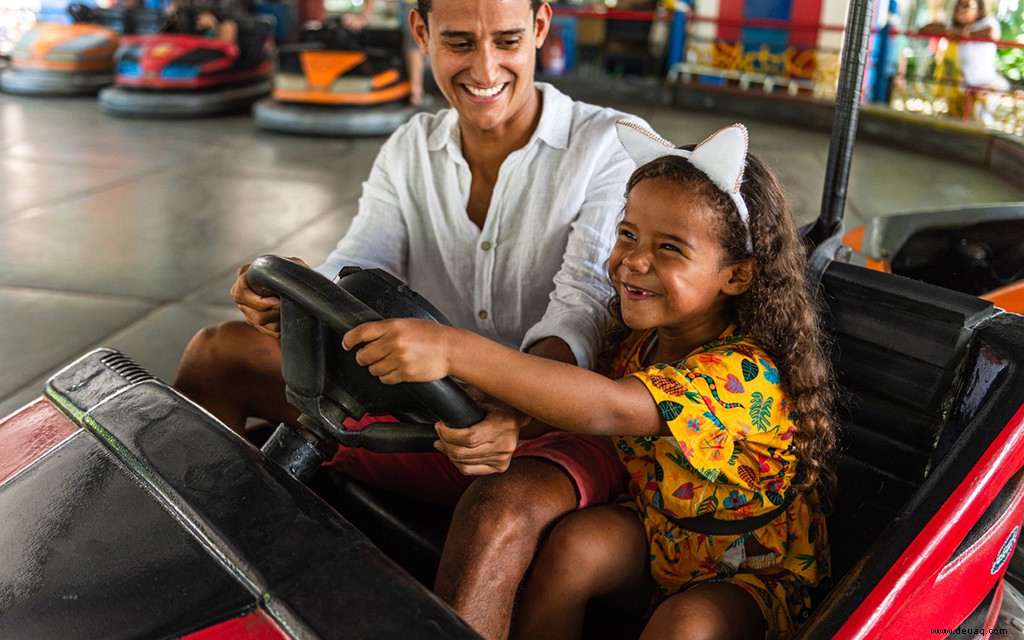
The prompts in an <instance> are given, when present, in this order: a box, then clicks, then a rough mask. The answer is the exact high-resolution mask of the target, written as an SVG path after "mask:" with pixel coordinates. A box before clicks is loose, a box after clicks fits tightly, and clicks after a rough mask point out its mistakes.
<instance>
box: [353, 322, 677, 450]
mask: <svg viewBox="0 0 1024 640" xmlns="http://www.w3.org/2000/svg"><path fill="white" fill-rule="evenodd" d="M361 343H364V344H363V346H362V347H361V348H360V349H359V351H358V352H357V354H356V361H357V362H359V364H362V365H364V366H366V367H368V369H369V371H370V373H372V374H373V375H375V376H377V377H378V378H380V380H381V382H384V383H385V384H396V383H398V382H430V381H434V380H439V379H441V378H443V377H445V376H454V377H455V378H458V379H460V380H463V381H465V382H467V383H468V384H471V385H473V386H475V387H477V388H479V389H480V390H481V391H483V392H484V393H486V394H488V395H490V396H494V397H495V398H498V399H499V400H502V401H504V402H507V403H508V404H510V405H512V406H513V407H515V408H517V409H519V410H520V411H522V412H524V413H526V414H528V415H530V416H532V417H534V418H536V419H538V420H541V421H543V422H546V423H548V424H551V425H552V426H555V427H558V428H560V429H565V430H567V431H575V432H578V433H587V434H595V435H668V434H669V430H668V425H667V424H666V423H665V421H664V420H662V418H661V415H660V414H659V413H658V408H657V406H656V405H655V403H654V401H653V399H652V398H651V395H650V393H648V391H647V388H646V387H645V386H644V384H643V383H642V382H640V381H639V380H637V379H635V378H632V377H626V378H623V379H622V380H610V379H608V378H606V377H604V376H602V375H600V374H597V373H594V372H593V371H588V370H586V369H582V368H580V367H576V366H573V365H570V364H566V363H563V362H555V361H552V360H549V359H547V358H539V357H536V356H531V355H528V354H525V353H521V352H519V351H515V350H513V349H509V348H507V347H504V346H502V345H499V344H497V343H495V342H492V341H490V340H488V339H486V338H484V337H482V336H480V335H477V334H475V333H472V332H470V331H465V330H462V329H454V328H452V327H446V326H444V325H440V324H436V323H433V322H426V321H423V320H409V319H402V320H383V321H380V322H368V323H366V324H363V325H360V326H358V327H356V328H355V329H353V330H352V331H349V332H348V333H346V334H345V336H344V337H343V339H342V345H343V346H344V347H345V348H346V349H351V348H353V347H355V346H356V345H359V344H361Z"/></svg>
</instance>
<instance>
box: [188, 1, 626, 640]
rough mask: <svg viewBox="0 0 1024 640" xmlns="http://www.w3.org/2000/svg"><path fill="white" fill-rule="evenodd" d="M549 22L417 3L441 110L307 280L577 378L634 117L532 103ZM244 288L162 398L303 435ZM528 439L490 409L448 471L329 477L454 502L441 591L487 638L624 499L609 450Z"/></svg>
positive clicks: (242, 283)
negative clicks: (624, 127)
mask: <svg viewBox="0 0 1024 640" xmlns="http://www.w3.org/2000/svg"><path fill="white" fill-rule="evenodd" d="M550 20H551V9H550V7H548V6H547V5H546V4H541V3H540V1H539V0H433V1H431V0H420V2H419V4H418V8H417V10H415V11H413V12H412V14H411V16H410V25H411V27H412V30H413V34H414V35H415V38H416V42H417V45H418V46H419V48H420V50H421V51H422V52H423V53H424V54H427V55H429V56H430V61H431V67H432V70H433V73H434V77H435V80H436V81H437V84H438V87H439V88H440V89H441V91H442V92H443V93H444V95H445V97H446V98H447V99H448V101H449V102H450V104H451V105H452V107H453V108H452V109H450V110H445V111H442V112H440V113H439V114H436V115H432V114H421V115H419V116H417V117H415V118H414V119H413V120H411V121H410V122H409V123H408V124H407V125H405V126H403V127H402V128H400V129H399V130H398V131H396V132H395V134H394V135H393V136H392V137H391V138H390V139H389V140H388V141H387V142H386V143H385V144H384V146H383V147H382V149H381V151H380V154H379V156H378V157H377V160H376V162H375V163H374V167H373V170H372V171H371V173H370V177H369V179H368V180H367V181H366V182H365V183H364V185H363V195H362V198H361V199H360V201H359V213H358V215H357V216H356V217H355V219H354V220H353V222H352V226H351V228H350V229H349V231H348V233H347V234H346V236H345V237H344V238H343V239H342V240H341V242H339V244H338V248H337V249H336V250H335V251H334V252H333V253H332V254H331V255H330V256H329V257H328V260H327V262H326V263H325V264H324V265H322V266H321V267H320V268H319V270H320V271H321V272H322V273H324V274H325V275H328V276H332V277H333V275H335V274H336V273H337V271H338V269H339V267H340V266H341V265H343V264H357V265H359V266H362V267H365V268H374V267H378V268H382V269H385V270H387V271H389V272H390V273H392V274H394V275H396V276H397V277H399V278H401V279H403V280H404V281H406V282H408V283H409V285H410V286H411V287H412V288H413V289H414V290H415V291H417V292H419V293H420V294H422V295H423V296H424V297H426V298H427V299H428V300H430V301H431V302H432V303H433V304H434V305H435V306H437V307H438V308H439V309H440V310H441V311H442V312H443V313H444V314H445V315H446V316H447V317H448V318H449V320H451V321H452V322H453V324H455V325H456V326H460V327H463V328H466V329H470V330H473V331H476V332H478V333H481V334H483V335H485V336H488V337H490V338H492V339H495V340H498V341H500V342H503V343H505V344H509V345H512V346H514V347H522V348H524V349H525V350H527V351H529V352H531V353H534V354H537V355H542V356H546V357H551V358H555V359H558V360H562V361H566V362H570V363H576V364H579V365H581V366H586V367H589V366H592V365H593V362H594V359H595V357H596V354H597V349H598V346H599V344H600V340H601V336H602V333H603V330H604V326H605V322H606V318H607V315H606V313H605V311H604V304H605V302H606V300H607V298H608V296H609V295H610V293H611V290H610V288H609V286H608V285H607V283H606V282H605V280H606V278H605V276H604V275H603V272H604V265H605V261H606V259H607V256H608V254H609V250H610V247H611V244H612V243H613V241H614V226H615V224H616V222H617V219H618V215H619V213H620V211H621V207H622V206H623V196H624V192H625V181H626V179H627V177H628V176H629V174H630V172H631V170H632V165H631V163H630V160H629V158H628V156H626V154H625V152H624V150H623V149H622V148H621V146H620V144H619V143H618V140H617V138H616V136H615V130H614V126H613V123H614V122H615V120H617V119H620V118H623V117H628V116H625V115H624V114H622V113H618V112H614V111H612V110H608V109H599V108H597V107H593V106H590V105H585V104H582V103H578V102H573V101H572V100H571V99H569V98H568V97H567V96H565V95H563V94H561V93H559V92H558V91H557V90H556V89H554V88H553V87H550V86H547V85H542V84H541V85H535V84H534V67H535V56H536V51H537V49H538V48H540V46H541V44H542V43H543V41H544V38H545V36H546V35H547V33H548V28H549V26H550ZM245 269H246V267H242V268H241V269H239V276H238V280H237V282H236V283H235V286H234V287H233V289H232V294H233V296H234V298H235V300H236V302H237V303H238V305H239V308H240V309H241V310H242V312H243V313H244V314H245V316H246V320H247V322H248V324H246V323H242V322H234V323H227V324H224V325H220V326H217V327H211V328H207V329H204V330H203V331H201V332H200V333H199V334H197V336H196V337H195V338H194V339H193V341H192V343H190V345H189V347H188V348H187V349H186V352H185V355H184V358H183V360H182V364H181V367H180V369H179V373H178V378H177V380H176V381H175V384H176V386H178V388H179V389H181V390H182V391H183V392H185V393H186V394H188V395H190V396H191V397H192V398H194V399H195V400H196V401H197V402H199V403H200V404H202V405H203V406H205V407H206V408H207V409H208V410H210V411H211V412H212V413H213V414H214V415H216V416H218V417H219V418H221V419H222V420H224V421H225V423H227V424H228V425H229V426H231V427H232V428H234V429H236V430H238V431H242V430H243V429H244V424H245V421H246V418H247V417H249V416H259V417H261V418H264V419H266V420H270V421H273V422H289V423H293V422H294V421H295V419H296V417H297V415H296V412H295V410H294V409H293V408H291V407H290V406H289V405H288V404H287V403H286V401H285V398H284V390H283V381H282V379H281V371H280V358H281V352H280V343H279V342H278V334H277V332H278V331H279V330H280V323H279V308H278V301H277V300H274V299H265V298H261V297H260V296H259V295H258V294H256V293H255V292H253V291H252V290H251V289H249V287H248V284H247V282H246V278H245ZM524 422H525V420H523V419H517V418H516V417H515V416H512V414H511V413H510V412H507V411H501V410H496V409H492V410H491V411H490V412H489V414H488V417H487V418H486V419H485V420H484V421H482V422H481V423H480V424H478V425H476V426H474V427H472V428H470V429H466V430H450V429H441V434H442V439H441V440H440V441H439V444H438V448H439V449H440V450H441V451H443V452H444V453H445V454H446V455H447V458H446V457H444V456H441V455H439V454H402V455H380V454H373V453H370V452H366V451H363V450H361V449H344V448H342V449H341V450H339V452H338V454H337V455H336V456H335V458H334V459H333V460H332V461H331V462H330V464H331V465H332V466H333V467H335V468H336V469H338V470H340V471H342V472H343V473H347V474H349V475H351V476H353V477H355V478H357V479H360V480H363V481H365V482H368V483H369V484H372V485H375V486H378V487H382V488H385V489H388V490H391V491H395V492H398V493H401V494H403V495H406V496H410V497H414V498H422V499H427V500H431V501H433V502H446V503H448V504H455V503H456V501H457V506H456V511H455V517H454V520H453V523H452V528H451V532H450V533H449V538H448V541H447V543H446V546H445V551H444V554H443V557H442V559H441V566H440V568H439V571H438V577H437V583H436V585H435V588H436V591H437V593H438V594H439V595H440V596H441V597H442V598H444V599H445V600H446V601H447V602H448V603H449V604H451V606H452V607H453V608H454V609H455V611H457V612H458V613H459V614H460V615H462V616H463V618H465V619H466V620H467V622H469V623H470V624H471V625H472V626H473V627H474V628H475V629H476V630H477V631H479V632H480V633H481V634H482V635H483V636H484V637H487V638H504V637H506V636H507V635H508V629H509V621H510V618H511V613H512V606H513V601H514V598H515V593H516V589H517V588H518V586H519V583H520V582H521V580H522V577H523V575H524V574H525V572H526V570H527V568H528V567H529V564H530V562H531V560H532V558H533V554H534V552H535V550H536V548H537V545H538V544H539V542H540V540H541V539H542V537H543V535H544V534H545V533H546V531H547V530H548V529H549V528H550V526H551V525H552V524H553V523H554V522H556V521H557V520H558V519H559V518H560V517H562V516H563V515H565V514H566V513H569V512H571V511H573V510H574V509H577V508H579V507H582V506H585V505H587V504H592V503H601V502H606V501H608V500H610V499H612V498H614V497H615V496H616V495H617V494H618V493H619V492H620V491H621V490H622V488H623V486H624V484H623V478H622V471H621V466H620V465H619V463H618V461H617V459H616V456H615V454H614V452H613V451H612V450H611V448H610V446H609V444H608V442H607V441H606V440H605V439H602V438H597V439H594V438H584V437H580V436H576V435H572V434H566V433H562V432H551V433H545V434H543V435H540V436H538V437H536V438H534V439H530V440H525V441H524V442H523V443H522V444H518V446H517V443H518V442H519V438H520V437H521V436H523V437H526V436H527V435H535V434H534V433H529V434H527V433H526V432H524V433H522V434H521V433H520V429H521V428H522V427H523V426H524ZM530 428H531V429H532V428H533V427H532V425H531V427H530ZM449 460H450V461H449ZM502 471H503V472H504V473H495V472H502ZM459 472H461V474H466V475H461V474H460V473H459ZM486 474H492V475H486ZM480 475H485V476H486V477H483V478H480V479H478V480H476V481H475V482H472V480H473V478H471V477H467V476H480ZM460 496H461V498H460ZM524 497H529V499H528V500H527V499H524Z"/></svg>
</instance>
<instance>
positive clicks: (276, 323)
mask: <svg viewBox="0 0 1024 640" xmlns="http://www.w3.org/2000/svg"><path fill="white" fill-rule="evenodd" d="M289 260H291V261H292V262H297V263H298V264H301V265H302V266H304V267H308V266H309V265H308V264H306V263H305V262H303V261H302V260H300V259H299V258H289ZM248 271H249V265H247V264H243V265H242V266H241V267H239V268H238V277H237V278H236V280H235V284H233V285H232V286H231V297H232V298H234V299H235V304H236V305H238V308H239V310H240V311H241V312H242V315H243V316H245V321H246V322H248V323H249V324H251V325H252V326H254V327H256V328H257V329H259V330H260V331H262V332H263V333H265V334H267V335H270V336H273V337H275V338H278V339H280V338H281V300H280V298H276V297H273V296H264V295H262V293H260V292H257V291H254V290H252V289H251V288H250V287H249V281H248V279H247V278H246V273H247V272H248Z"/></svg>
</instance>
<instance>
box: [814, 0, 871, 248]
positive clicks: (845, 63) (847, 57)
mask: <svg viewBox="0 0 1024 640" xmlns="http://www.w3.org/2000/svg"><path fill="white" fill-rule="evenodd" d="M873 9H874V6H873V3H872V0H850V7H849V10H848V11H847V18H846V33H845V35H844V36H843V54H842V62H841V64H840V68H839V84H838V87H837V90H836V114H835V120H834V121H833V123H832V139H831V142H830V143H829V150H828V165H827V166H826V168H825V190H824V193H823V194H822V201H821V216H820V217H819V219H818V222H817V223H816V224H815V226H814V228H813V230H812V231H811V234H810V235H811V239H812V240H814V241H815V243H819V242H821V241H823V240H824V239H826V238H827V237H828V236H829V235H831V234H832V233H833V232H834V231H836V230H837V229H838V226H839V223H840V222H841V221H842V219H843V207H844V206H845V204H846V184H847V181H848V179H849V175H850V160H851V158H852V156H853V142H854V139H855V138H856V137H857V116H858V114H859V112H860V101H861V87H862V86H863V85H864V69H865V67H866V66H867V56H868V41H869V38H870V37H871V24H872V21H871V18H872V14H873Z"/></svg>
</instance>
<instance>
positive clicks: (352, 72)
mask: <svg viewBox="0 0 1024 640" xmlns="http://www.w3.org/2000/svg"><path fill="white" fill-rule="evenodd" d="M302 39H303V42H301V43H299V44H294V45H288V46H283V47H280V48H279V49H278V51H277V71H276V72H275V74H274V90H273V92H272V93H271V95H270V97H268V98H264V99H262V100H260V101H259V102H257V103H256V104H255V105H254V106H253V117H254V118H255V120H256V124H257V125H259V126H260V127H263V128H264V129H270V130H272V131H282V132H285V133H299V134H310V135H325V136H380V135H389V134H391V133H392V132H393V131H394V130H395V129H397V128H398V127H400V126H401V125H402V124H404V123H405V122H406V121H408V120H409V118H411V117H412V116H413V115H415V114H416V113H418V112H420V111H423V110H424V109H425V108H426V105H421V106H413V105H410V104H408V98H409V80H408V78H407V76H406V73H405V61H404V58H403V54H402V41H401V33H400V32H399V31H397V30H394V29H366V30H364V31H362V32H361V33H358V34H354V33H352V32H350V31H348V30H347V29H345V28H344V27H343V26H342V25H341V24H340V22H339V21H338V19H337V17H333V18H332V19H329V20H327V21H326V22H325V23H323V24H322V25H318V26H316V27H314V28H310V29H307V30H306V31H305V33H304V34H303V38H302Z"/></svg>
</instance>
